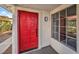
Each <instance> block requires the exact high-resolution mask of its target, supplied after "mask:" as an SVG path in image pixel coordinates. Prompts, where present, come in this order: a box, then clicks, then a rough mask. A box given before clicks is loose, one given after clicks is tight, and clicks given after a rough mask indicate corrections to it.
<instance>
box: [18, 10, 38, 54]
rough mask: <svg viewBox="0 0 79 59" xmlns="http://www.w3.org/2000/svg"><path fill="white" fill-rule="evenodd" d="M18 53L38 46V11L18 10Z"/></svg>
mask: <svg viewBox="0 0 79 59" xmlns="http://www.w3.org/2000/svg"><path fill="white" fill-rule="evenodd" d="M18 21H19V23H18V24H19V27H18V31H19V32H18V38H19V53H20V52H25V51H28V50H31V49H35V48H38V13H34V12H28V11H22V10H18Z"/></svg>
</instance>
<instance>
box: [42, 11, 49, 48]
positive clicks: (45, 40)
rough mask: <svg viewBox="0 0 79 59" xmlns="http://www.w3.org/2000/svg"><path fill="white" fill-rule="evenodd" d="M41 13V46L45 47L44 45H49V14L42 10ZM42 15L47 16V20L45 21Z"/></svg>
mask: <svg viewBox="0 0 79 59" xmlns="http://www.w3.org/2000/svg"><path fill="white" fill-rule="evenodd" d="M42 13H43V19H42V34H41V35H42V47H45V46H48V45H49V42H50V39H49V38H50V36H49V35H50V32H49V31H50V27H49V26H50V23H49V22H50V18H49V16H50V14H49V12H46V11H42ZM44 17H48V21H47V22H45V21H44Z"/></svg>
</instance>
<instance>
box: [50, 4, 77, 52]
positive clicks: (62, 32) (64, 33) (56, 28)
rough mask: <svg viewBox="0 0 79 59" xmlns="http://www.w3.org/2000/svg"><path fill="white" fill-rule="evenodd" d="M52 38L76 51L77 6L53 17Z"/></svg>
mask: <svg viewBox="0 0 79 59" xmlns="http://www.w3.org/2000/svg"><path fill="white" fill-rule="evenodd" d="M51 26H52V29H51V32H52V37H53V38H55V39H56V40H58V41H60V42H63V43H65V45H67V46H68V47H70V48H72V49H73V50H75V51H76V49H77V48H76V46H77V45H76V40H77V37H76V36H77V31H76V27H77V26H76V5H72V6H70V7H68V8H66V9H64V10H62V11H60V12H58V13H55V14H53V15H52V23H51Z"/></svg>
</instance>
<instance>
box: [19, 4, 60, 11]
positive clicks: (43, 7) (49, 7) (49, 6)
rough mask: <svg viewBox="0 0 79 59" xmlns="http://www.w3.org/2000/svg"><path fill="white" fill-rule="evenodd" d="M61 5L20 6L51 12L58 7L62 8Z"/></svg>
mask: <svg viewBox="0 0 79 59" xmlns="http://www.w3.org/2000/svg"><path fill="white" fill-rule="evenodd" d="M60 5H61V4H19V5H18V6H22V7H27V8H33V9H39V10H46V11H50V10H53V9H55V8H56V7H58V6H60Z"/></svg>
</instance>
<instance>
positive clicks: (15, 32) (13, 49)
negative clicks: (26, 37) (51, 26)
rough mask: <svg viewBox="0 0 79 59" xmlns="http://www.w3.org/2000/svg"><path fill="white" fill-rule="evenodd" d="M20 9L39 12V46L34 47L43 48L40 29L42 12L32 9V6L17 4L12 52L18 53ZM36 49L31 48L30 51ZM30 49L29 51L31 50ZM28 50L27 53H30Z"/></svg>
mask: <svg viewBox="0 0 79 59" xmlns="http://www.w3.org/2000/svg"><path fill="white" fill-rule="evenodd" d="M18 10H23V11H28V12H35V13H38V48H37V49H34V50H38V49H41V40H40V37H41V35H40V34H41V29H40V25H41V17H40V14H41V12H40V11H39V10H34V9H30V8H24V7H18V6H15V13H14V21H13V40H12V53H13V54H18V33H17V32H18V24H19V23H18V17H17V16H18ZM34 50H30V51H34ZM30 51H28V52H30ZM28 52H26V53H28Z"/></svg>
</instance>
